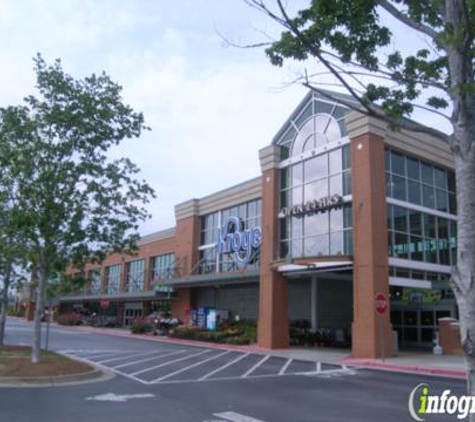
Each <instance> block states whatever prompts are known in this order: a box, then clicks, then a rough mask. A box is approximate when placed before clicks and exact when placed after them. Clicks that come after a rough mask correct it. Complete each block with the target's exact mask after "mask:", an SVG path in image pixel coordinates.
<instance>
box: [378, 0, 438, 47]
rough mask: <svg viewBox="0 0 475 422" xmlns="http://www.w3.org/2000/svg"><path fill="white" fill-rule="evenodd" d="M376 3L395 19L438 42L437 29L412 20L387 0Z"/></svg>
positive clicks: (379, 0)
mask: <svg viewBox="0 0 475 422" xmlns="http://www.w3.org/2000/svg"><path fill="white" fill-rule="evenodd" d="M378 4H379V5H380V6H381V7H382V8H383V9H384V10H386V12H388V13H389V14H390V15H392V16H394V17H395V18H396V19H397V20H399V21H401V22H403V23H404V24H406V25H407V26H409V27H410V28H412V29H415V30H416V31H419V32H422V33H423V34H426V35H427V36H429V37H430V38H432V39H433V40H434V42H435V43H436V44H439V43H440V40H439V36H438V33H437V31H435V30H433V29H432V28H431V27H430V26H427V25H424V24H423V23H420V22H415V21H414V20H412V19H411V18H410V17H409V16H407V15H406V14H405V13H403V12H401V11H400V10H399V9H397V8H396V7H394V6H393V5H392V4H391V3H390V2H389V1H387V0H378Z"/></svg>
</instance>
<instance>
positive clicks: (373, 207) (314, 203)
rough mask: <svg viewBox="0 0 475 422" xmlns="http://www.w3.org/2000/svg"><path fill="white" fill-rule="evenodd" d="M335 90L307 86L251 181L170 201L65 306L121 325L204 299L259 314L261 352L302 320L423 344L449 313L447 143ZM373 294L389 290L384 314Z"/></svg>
mask: <svg viewBox="0 0 475 422" xmlns="http://www.w3.org/2000/svg"><path fill="white" fill-rule="evenodd" d="M335 96H336V98H337V99H339V101H341V102H342V103H339V102H335V101H330V100H328V99H326V98H323V97H319V96H318V95H317V94H315V93H313V92H309V93H308V94H307V95H306V96H305V98H304V99H303V100H302V102H301V103H300V104H299V105H298V107H297V108H296V109H295V111H294V112H293V113H292V114H291V115H290V117H289V118H288V120H287V121H286V122H285V123H284V124H283V126H282V128H281V129H280V130H279V132H278V133H277V134H276V135H275V137H274V139H272V140H269V141H270V142H269V146H267V147H265V148H263V149H262V150H260V151H259V156H258V158H257V156H256V159H259V160H260V164H261V169H262V172H261V174H260V175H259V176H258V177H256V178H255V179H252V180H248V181H245V182H243V183H241V184H239V185H237V186H233V187H231V188H229V189H225V190H223V191H220V192H217V193H214V194H212V195H209V196H206V197H204V198H200V199H190V200H189V201H186V202H184V203H181V204H178V205H176V207H175V217H176V226H175V227H174V228H171V229H168V230H163V231H160V232H157V233H153V234H150V235H148V236H145V237H143V238H142V239H141V240H140V242H139V251H138V253H137V254H136V255H134V256H129V255H121V254H113V255H110V256H108V257H107V259H106V260H105V261H104V262H103V263H102V265H101V266H89V267H88V268H87V271H86V276H87V280H88V282H87V283H86V286H85V287H84V289H82V290H81V291H80V292H77V293H76V294H74V295H72V296H69V297H64V298H62V299H61V308H62V310H63V311H66V310H68V309H80V308H88V309H91V310H94V309H95V310H98V311H99V310H100V309H101V307H102V308H103V309H107V312H108V313H109V314H113V315H115V316H116V317H117V318H118V320H119V321H120V323H121V324H124V325H129V324H130V323H131V321H132V320H133V319H134V318H136V317H140V316H144V315H147V314H149V313H150V312H151V311H152V309H157V308H167V307H170V309H171V312H172V315H173V316H174V317H176V318H180V319H181V320H182V321H184V322H185V323H188V324H191V323H192V315H194V313H193V311H194V310H196V309H199V308H212V309H215V310H217V311H218V314H219V315H220V316H221V317H222V318H231V319H250V320H256V321H257V322H258V345H260V346H262V347H264V348H283V347H287V346H288V345H289V324H290V323H292V321H302V320H303V321H307V322H308V324H309V325H310V326H311V328H312V329H313V330H317V329H326V330H332V331H333V332H335V333H337V335H338V336H339V337H340V338H341V339H342V340H344V339H350V338H351V347H352V353H353V355H354V356H358V357H376V356H380V355H381V353H382V347H381V344H384V347H385V348H386V353H387V351H388V350H392V344H394V343H395V338H394V336H393V334H392V332H393V330H394V331H396V332H397V333H398V335H397V338H398V343H399V347H430V346H431V345H432V341H433V338H434V336H435V331H436V329H437V320H438V318H440V317H447V316H451V317H457V308H456V305H455V300H454V298H453V295H452V294H451V291H450V289H449V287H448V278H449V276H450V271H451V266H452V265H453V264H454V260H455V259H456V236H457V234H456V222H457V218H456V209H455V206H456V200H455V182H454V173H453V161H452V158H451V153H450V148H449V145H448V143H447V142H444V141H443V140H442V139H440V138H435V137H431V136H429V135H427V134H423V133H421V132H406V131H401V132H392V131H391V130H389V129H388V128H387V125H386V124H385V123H384V122H382V121H379V120H376V119H374V118H371V117H367V116H364V115H362V114H360V113H358V112H355V111H352V110H351V109H349V108H348V107H346V106H345V105H344V104H348V102H349V101H351V99H350V98H348V97H346V96H342V95H340V94H335ZM256 155H257V153H256ZM378 294H379V296H378ZM377 296H378V297H380V298H381V297H383V296H384V297H387V298H389V303H388V309H387V311H386V312H384V309H382V311H383V312H382V313H381V314H379V313H378V312H377V311H376V309H375V298H376V297H377ZM380 310H381V309H380Z"/></svg>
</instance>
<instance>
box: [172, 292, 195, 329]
mask: <svg viewBox="0 0 475 422" xmlns="http://www.w3.org/2000/svg"><path fill="white" fill-rule="evenodd" d="M191 297H192V294H191V288H187V289H177V291H176V298H175V299H174V300H173V301H172V318H178V319H181V320H182V321H183V323H184V324H185V325H190V324H191V321H190V319H191V308H192V301H191Z"/></svg>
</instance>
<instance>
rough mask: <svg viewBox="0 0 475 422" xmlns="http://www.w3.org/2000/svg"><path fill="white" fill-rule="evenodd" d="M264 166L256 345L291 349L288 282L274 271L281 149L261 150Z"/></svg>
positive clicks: (272, 147) (273, 147)
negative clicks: (272, 265)
mask: <svg viewBox="0 0 475 422" xmlns="http://www.w3.org/2000/svg"><path fill="white" fill-rule="evenodd" d="M259 155H260V160H261V167H262V244H261V258H260V283H259V321H258V335H257V343H258V345H259V346H260V347H264V348H268V349H276V348H285V347H288V346H289V319H288V310H287V309H288V292H287V280H286V279H284V278H283V277H282V275H281V274H280V273H277V272H276V271H274V270H273V269H272V268H271V264H272V263H273V262H274V260H275V259H276V257H277V250H278V249H277V247H278V239H279V234H278V224H277V223H278V221H277V214H278V209H279V170H278V169H277V164H278V162H279V161H280V149H279V147H276V146H273V145H272V146H270V147H267V148H264V149H262V150H261V151H260V154H259Z"/></svg>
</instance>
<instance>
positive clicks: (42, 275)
mask: <svg viewBox="0 0 475 422" xmlns="http://www.w3.org/2000/svg"><path fill="white" fill-rule="evenodd" d="M38 273H39V280H38V289H37V292H36V304H35V322H34V334H33V348H32V350H31V362H32V363H38V362H39V361H40V360H41V314H42V312H43V306H44V296H45V288H46V283H47V277H48V272H47V271H45V269H44V268H40V269H39V271H38Z"/></svg>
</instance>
